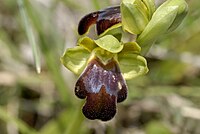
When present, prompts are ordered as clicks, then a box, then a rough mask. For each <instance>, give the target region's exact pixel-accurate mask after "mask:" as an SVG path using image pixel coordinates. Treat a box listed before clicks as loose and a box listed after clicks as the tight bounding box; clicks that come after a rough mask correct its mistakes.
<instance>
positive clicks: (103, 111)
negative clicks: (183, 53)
mask: <svg viewBox="0 0 200 134" xmlns="http://www.w3.org/2000/svg"><path fill="white" fill-rule="evenodd" d="M174 1H175V2H174ZM186 13H187V4H186V2H185V1H184V0H167V1H166V2H165V3H163V4H162V5H161V6H160V7H158V9H156V7H155V4H154V0H122V2H121V4H120V6H115V7H109V8H106V9H104V10H100V11H95V12H92V13H89V14H87V15H86V16H84V17H83V18H82V19H81V20H80V22H79V26H78V33H79V34H80V35H81V37H80V38H79V39H78V41H77V46H75V47H74V48H69V49H67V50H66V51H65V53H64V54H63V56H62V57H61V62H62V64H63V65H64V66H65V67H66V68H68V69H69V70H70V71H72V72H73V73H75V74H76V75H79V78H78V80H77V82H76V84H75V95H76V96H77V97H78V98H80V99H86V103H85V104H84V106H83V109H82V112H83V114H84V115H85V116H86V117H87V118H88V119H92V120H93V119H100V120H102V121H107V120H110V119H112V118H113V117H114V115H115V114H116V111H117V110H116V104H117V103H119V102H122V101H124V100H125V99H126V98H127V92H128V87H127V84H126V80H129V79H132V78H135V77H138V76H140V75H144V74H146V73H147V72H148V67H147V61H146V59H145V58H144V57H143V56H142V55H141V51H142V52H144V51H143V49H144V50H145V51H147V50H148V49H149V48H150V47H151V45H152V44H153V42H154V41H155V40H156V39H157V38H158V36H159V35H160V34H163V33H166V32H168V31H170V30H174V29H175V28H176V27H177V26H178V25H179V24H180V22H181V21H182V20H183V18H184V17H185V15H186ZM164 18H167V20H164ZM93 24H96V31H97V35H98V38H97V39H91V38H90V37H88V36H87V33H88V32H89V29H90V26H91V25H93ZM125 32H128V33H130V34H132V35H136V39H135V40H132V41H128V42H125V41H123V39H122V36H123V34H124V33H125Z"/></svg>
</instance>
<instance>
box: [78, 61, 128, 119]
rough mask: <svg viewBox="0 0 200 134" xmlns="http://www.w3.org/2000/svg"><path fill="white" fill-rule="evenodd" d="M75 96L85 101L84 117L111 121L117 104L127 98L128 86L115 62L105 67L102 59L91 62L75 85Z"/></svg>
mask: <svg viewBox="0 0 200 134" xmlns="http://www.w3.org/2000/svg"><path fill="white" fill-rule="evenodd" d="M75 94H76V95H77V97H79V98H81V99H84V98H85V97H86V103H85V105H84V107H83V113H84V115H85V116H86V117H87V118H89V119H100V120H103V121H106V120H110V119H111V118H113V117H114V115H115V113H116V103H117V102H122V101H123V100H125V99H126V97H127V86H126V82H125V80H124V78H123V77H122V74H121V72H120V69H119V66H118V64H117V62H116V61H115V60H113V59H112V60H110V62H108V63H107V64H106V65H104V64H103V63H102V62H101V61H100V59H98V58H94V59H92V60H91V61H90V63H89V64H88V66H87V67H86V69H85V70H84V72H83V74H82V75H81V76H80V77H79V79H78V80H77V83H76V85H75Z"/></svg>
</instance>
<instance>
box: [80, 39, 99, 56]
mask: <svg viewBox="0 0 200 134" xmlns="http://www.w3.org/2000/svg"><path fill="white" fill-rule="evenodd" d="M77 45H79V46H82V47H83V48H85V49H86V50H88V51H89V52H92V50H93V49H94V48H96V47H97V45H96V44H95V42H94V41H93V40H92V39H90V38H89V37H87V36H84V37H82V38H80V39H79V40H78V43H77Z"/></svg>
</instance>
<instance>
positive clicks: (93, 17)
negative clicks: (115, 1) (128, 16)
mask: <svg viewBox="0 0 200 134" xmlns="http://www.w3.org/2000/svg"><path fill="white" fill-rule="evenodd" d="M120 22H121V13H120V6H115V7H109V8H106V9H104V10H100V11H96V12H92V13H90V14H87V15H86V16H84V17H83V18H82V19H81V20H80V22H79V25H78V33H79V34H80V35H83V34H85V33H86V32H87V31H88V29H89V27H90V26H91V25H93V24H97V26H96V29H97V34H98V35H100V34H101V33H103V32H104V31H106V30H107V29H108V28H110V27H111V26H113V25H115V24H118V23H120Z"/></svg>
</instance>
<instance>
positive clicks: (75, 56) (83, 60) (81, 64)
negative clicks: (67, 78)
mask: <svg viewBox="0 0 200 134" xmlns="http://www.w3.org/2000/svg"><path fill="white" fill-rule="evenodd" d="M89 57H90V53H89V52H88V51H87V50H86V49H84V48H83V47H81V46H76V47H75V48H69V49H67V50H66V51H65V53H64V55H63V56H62V57H61V62H62V64H63V65H64V66H65V67H66V68H68V69H69V70H70V71H72V72H73V73H75V74H77V75H79V74H81V72H82V71H83V70H84V68H85V66H86V65H87V61H88V59H89Z"/></svg>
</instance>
